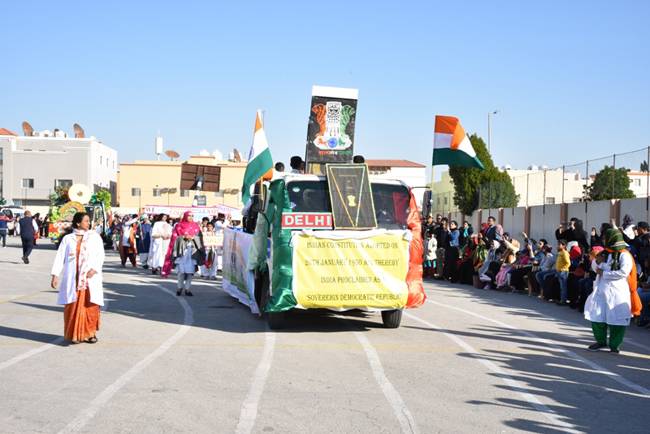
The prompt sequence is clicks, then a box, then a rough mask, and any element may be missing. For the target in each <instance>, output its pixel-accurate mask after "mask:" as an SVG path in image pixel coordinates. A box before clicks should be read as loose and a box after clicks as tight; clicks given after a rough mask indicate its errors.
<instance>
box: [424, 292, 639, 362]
mask: <svg viewBox="0 0 650 434" xmlns="http://www.w3.org/2000/svg"><path fill="white" fill-rule="evenodd" d="M426 291H439V292H453V293H454V294H458V291H453V290H449V289H442V288H436V289H435V290H433V289H427V290H426ZM465 298H466V299H468V300H469V299H470V297H465ZM490 301H491V302H492V303H494V304H497V305H499V306H501V307H505V308H510V309H511V308H517V306H510V305H508V304H505V303H503V302H501V301H500V300H495V299H490ZM524 309H527V308H524ZM561 321H563V322H566V323H568V324H571V325H574V326H576V327H580V328H581V329H582V328H584V327H585V324H584V323H582V324H581V323H579V322H576V321H572V320H570V319H564V318H562V319H561ZM585 321H586V320H585ZM625 345H632V346H633V347H637V348H642V349H644V350H646V351H650V347H649V346H647V345H644V344H642V343H640V342H637V341H635V340H633V339H631V338H629V337H628V336H626V337H625Z"/></svg>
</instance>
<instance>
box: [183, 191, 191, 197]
mask: <svg viewBox="0 0 650 434" xmlns="http://www.w3.org/2000/svg"><path fill="white" fill-rule="evenodd" d="M181 197H190V191H189V190H181Z"/></svg>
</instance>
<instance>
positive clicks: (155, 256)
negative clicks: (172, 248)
mask: <svg viewBox="0 0 650 434" xmlns="http://www.w3.org/2000/svg"><path fill="white" fill-rule="evenodd" d="M171 237H172V227H171V225H170V224H169V223H167V215H166V214H160V215H159V216H158V218H157V219H156V222H155V223H154V224H153V227H152V228H151V247H150V252H149V260H148V262H147V264H148V265H149V267H151V274H156V273H157V272H158V271H160V270H162V268H163V266H164V265H165V255H167V251H168V250H169V242H170V240H171Z"/></svg>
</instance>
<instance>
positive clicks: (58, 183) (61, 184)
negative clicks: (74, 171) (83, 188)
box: [54, 179, 72, 189]
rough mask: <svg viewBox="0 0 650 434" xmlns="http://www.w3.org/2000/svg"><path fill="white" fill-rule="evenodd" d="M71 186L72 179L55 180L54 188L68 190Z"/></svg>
mask: <svg viewBox="0 0 650 434" xmlns="http://www.w3.org/2000/svg"><path fill="white" fill-rule="evenodd" d="M71 186H72V179H55V180H54V188H55V189H57V188H63V189H65V188H70V187H71Z"/></svg>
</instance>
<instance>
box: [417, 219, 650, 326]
mask: <svg viewBox="0 0 650 434" xmlns="http://www.w3.org/2000/svg"><path fill="white" fill-rule="evenodd" d="M610 228H614V229H618V230H619V231H621V233H622V235H623V238H624V240H625V242H626V243H627V245H628V250H629V251H630V253H632V255H633V257H634V259H635V261H636V269H637V273H638V282H639V285H638V293H639V296H640V298H641V301H642V304H643V310H642V312H641V316H640V317H638V318H636V324H637V325H638V326H641V327H650V225H648V223H647V222H644V221H640V222H638V223H637V224H636V225H635V224H633V220H632V218H631V217H630V216H628V215H625V216H624V218H623V225H622V226H621V227H618V228H617V227H616V226H615V225H614V224H613V223H603V224H602V225H601V227H600V228H599V229H597V228H592V229H591V234H588V233H587V232H586V231H585V230H584V228H583V223H582V221H581V220H580V219H577V218H571V220H570V221H569V222H567V223H565V224H562V225H560V226H559V227H558V228H557V230H556V231H555V240H552V241H549V240H547V239H544V238H541V239H539V240H535V239H532V238H530V237H529V236H528V235H527V234H526V233H523V232H522V233H520V234H518V235H517V236H511V234H509V233H508V232H505V231H504V229H503V227H502V226H501V225H499V224H497V222H496V219H495V218H494V217H492V216H490V217H488V219H487V222H486V223H483V224H482V225H481V227H480V228H478V230H475V229H474V228H473V227H472V225H471V224H470V223H469V222H467V221H463V222H462V225H460V226H459V225H458V222H456V221H454V220H451V221H449V220H448V219H447V218H446V217H442V216H441V215H439V214H438V215H436V217H435V219H434V217H433V216H429V217H428V218H427V219H426V221H425V223H424V225H423V239H424V245H425V249H424V251H425V258H424V277H425V278H434V279H440V280H447V281H450V282H454V283H462V284H468V285H474V287H476V288H482V289H485V290H496V291H507V292H515V293H516V292H518V293H525V294H528V295H529V296H537V297H538V298H540V299H543V300H547V301H549V302H555V303H556V304H558V305H559V306H567V307H570V308H572V309H576V310H578V311H580V312H582V311H583V309H584V305H585V301H586V299H587V297H588V296H589V294H591V292H592V290H593V283H594V280H595V277H596V273H595V272H594V270H593V268H592V261H594V260H595V259H596V257H597V256H598V255H599V254H601V253H602V252H603V250H604V245H603V244H604V239H603V234H604V233H605V232H606V231H607V230H608V229H610Z"/></svg>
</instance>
